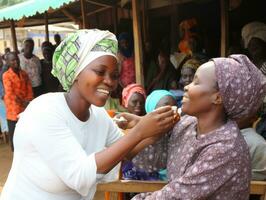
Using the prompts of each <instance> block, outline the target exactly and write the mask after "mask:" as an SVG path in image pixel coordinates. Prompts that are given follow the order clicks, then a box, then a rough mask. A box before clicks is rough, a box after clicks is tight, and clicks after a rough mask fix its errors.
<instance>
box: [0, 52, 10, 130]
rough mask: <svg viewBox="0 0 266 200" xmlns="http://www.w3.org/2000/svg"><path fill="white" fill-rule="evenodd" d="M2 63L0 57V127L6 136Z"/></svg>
mask: <svg viewBox="0 0 266 200" xmlns="http://www.w3.org/2000/svg"><path fill="white" fill-rule="evenodd" d="M4 70H5V69H4V63H3V60H2V57H0V125H1V133H2V134H6V135H7V134H8V125H7V120H6V106H5V102H4V101H3V99H4V93H5V91H4V86H3V79H2V78H3V73H4V72H5V71H4Z"/></svg>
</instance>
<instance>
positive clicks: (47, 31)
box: [44, 11, 49, 42]
mask: <svg viewBox="0 0 266 200" xmlns="http://www.w3.org/2000/svg"><path fill="white" fill-rule="evenodd" d="M44 23H45V41H47V42H49V28H48V13H47V11H45V13H44Z"/></svg>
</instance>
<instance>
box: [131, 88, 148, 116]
mask: <svg viewBox="0 0 266 200" xmlns="http://www.w3.org/2000/svg"><path fill="white" fill-rule="evenodd" d="M127 110H128V112H129V113H132V114H135V115H138V116H142V115H144V114H145V98H144V96H143V95H142V94H140V93H137V92H135V93H134V94H132V96H131V97H130V98H129V101H128V106H127Z"/></svg>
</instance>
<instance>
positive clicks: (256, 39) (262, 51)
mask: <svg viewBox="0 0 266 200" xmlns="http://www.w3.org/2000/svg"><path fill="white" fill-rule="evenodd" d="M241 34H242V39H243V42H244V48H245V49H247V50H248V54H249V56H250V58H251V60H252V61H253V63H254V64H255V65H256V66H257V67H258V68H259V69H260V70H261V72H262V73H263V74H264V75H265V76H266V24H265V23H262V22H256V21H255V22H251V23H248V24H246V25H245V26H244V27H243V28H242V32H241ZM264 96H265V95H264ZM256 131H257V133H259V134H260V135H262V136H263V137H264V138H266V96H265V97H264V101H263V105H262V108H261V113H260V121H259V122H258V123H257V126H256Z"/></svg>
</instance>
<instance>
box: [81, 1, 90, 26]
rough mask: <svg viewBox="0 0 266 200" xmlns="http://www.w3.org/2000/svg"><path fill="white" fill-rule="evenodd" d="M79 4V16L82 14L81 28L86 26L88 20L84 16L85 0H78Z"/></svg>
mask: <svg viewBox="0 0 266 200" xmlns="http://www.w3.org/2000/svg"><path fill="white" fill-rule="evenodd" d="M80 6H81V16H82V28H83V29H85V28H88V27H87V26H88V22H87V17H86V2H85V0H80Z"/></svg>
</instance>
